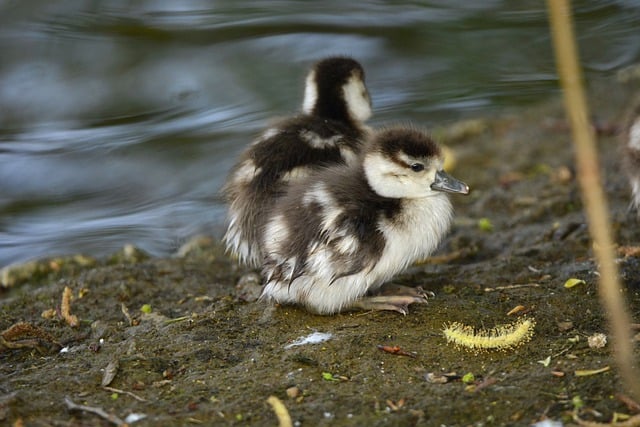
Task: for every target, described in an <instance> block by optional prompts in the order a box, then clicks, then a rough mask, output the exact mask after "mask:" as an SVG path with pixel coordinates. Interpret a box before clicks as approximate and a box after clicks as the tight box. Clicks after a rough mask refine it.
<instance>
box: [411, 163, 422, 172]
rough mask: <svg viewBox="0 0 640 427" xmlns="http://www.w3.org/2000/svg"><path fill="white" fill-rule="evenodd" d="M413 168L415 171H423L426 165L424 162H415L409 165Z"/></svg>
mask: <svg viewBox="0 0 640 427" xmlns="http://www.w3.org/2000/svg"><path fill="white" fill-rule="evenodd" d="M409 167H410V168H411V170H412V171H414V172H421V171H423V170H424V165H423V164H422V163H414V164H412V165H411V166H409Z"/></svg>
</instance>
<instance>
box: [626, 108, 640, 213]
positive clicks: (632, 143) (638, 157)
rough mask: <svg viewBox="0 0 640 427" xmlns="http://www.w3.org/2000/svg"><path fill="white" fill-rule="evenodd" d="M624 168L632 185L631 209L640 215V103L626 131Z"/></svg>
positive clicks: (632, 114)
mask: <svg viewBox="0 0 640 427" xmlns="http://www.w3.org/2000/svg"><path fill="white" fill-rule="evenodd" d="M625 136H626V141H625V146H624V157H623V162H624V168H625V171H626V173H627V177H628V178H629V183H630V184H631V193H632V197H633V199H632V200H631V207H632V208H635V209H636V210H637V211H638V212H639V213H640V102H636V106H635V108H634V109H633V110H632V112H631V118H630V120H629V125H628V127H627V131H626V134H625Z"/></svg>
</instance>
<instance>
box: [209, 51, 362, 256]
mask: <svg viewBox="0 0 640 427" xmlns="http://www.w3.org/2000/svg"><path fill="white" fill-rule="evenodd" d="M370 116H371V100H370V96H369V92H368V90H367V87H366V86H365V75H364V70H363V68H362V66H361V65H360V64H359V63H358V62H357V61H355V60H353V59H351V58H347V57H330V58H326V59H323V60H321V61H320V62H318V63H316V64H315V65H314V66H313V68H312V69H311V71H310V72H309V74H308V76H307V79H306V84H305V91H304V100H303V103H302V113H301V114H298V115H295V116H293V117H290V118H285V119H283V120H280V121H278V122H276V123H275V124H274V125H272V126H271V127H269V128H268V129H266V130H265V131H264V132H263V133H262V134H261V135H260V136H259V137H258V138H257V139H256V140H254V141H253V142H252V143H251V145H250V146H249V147H248V148H247V149H246V150H245V152H244V153H243V154H242V155H241V156H240V159H239V160H238V162H237V164H236V165H235V166H234V167H233V168H232V170H231V172H230V173H229V176H228V178H227V181H226V183H225V185H224V187H223V190H222V191H223V195H224V197H225V199H226V201H227V203H228V204H229V213H228V220H229V226H228V229H227V232H226V234H225V236H224V241H225V244H226V246H227V249H228V250H229V251H230V252H231V253H232V254H235V255H237V256H238V259H239V261H240V262H242V263H245V264H248V265H249V266H251V267H258V266H260V265H261V264H262V261H263V248H262V245H261V242H262V239H261V235H260V233H261V230H263V229H264V224H265V220H266V213H267V211H269V210H270V209H271V208H272V207H273V205H274V204H275V203H277V200H278V199H279V198H280V197H282V196H283V195H284V194H285V193H286V189H287V187H288V186H289V185H290V184H292V183H294V182H297V181H299V180H301V179H303V178H304V177H306V176H307V175H308V174H309V173H311V172H312V171H313V170H314V169H317V168H319V167H326V166H329V165H334V164H352V163H355V162H356V159H357V156H358V152H359V151H360V147H361V145H362V142H363V140H364V139H365V137H366V135H367V134H368V132H369V130H368V128H367V127H366V126H365V125H364V124H363V122H364V121H365V120H367V119H368V118H369V117H370Z"/></svg>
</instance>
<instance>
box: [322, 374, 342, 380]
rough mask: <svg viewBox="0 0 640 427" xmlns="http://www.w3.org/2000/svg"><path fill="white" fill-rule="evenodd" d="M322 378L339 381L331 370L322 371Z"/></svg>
mask: <svg viewBox="0 0 640 427" xmlns="http://www.w3.org/2000/svg"><path fill="white" fill-rule="evenodd" d="M322 379H323V380H325V381H340V380H338V379H336V378H335V377H334V376H333V374H332V373H331V372H323V373H322Z"/></svg>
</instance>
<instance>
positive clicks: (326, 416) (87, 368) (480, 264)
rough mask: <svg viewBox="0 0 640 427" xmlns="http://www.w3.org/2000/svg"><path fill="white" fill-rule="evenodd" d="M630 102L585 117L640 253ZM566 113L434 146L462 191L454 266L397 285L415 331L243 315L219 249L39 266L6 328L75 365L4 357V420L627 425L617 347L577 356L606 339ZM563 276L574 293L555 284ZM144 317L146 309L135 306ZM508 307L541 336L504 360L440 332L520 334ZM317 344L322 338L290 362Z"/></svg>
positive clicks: (285, 314)
mask: <svg viewBox="0 0 640 427" xmlns="http://www.w3.org/2000/svg"><path fill="white" fill-rule="evenodd" d="M628 89H629V88H624V87H621V86H620V85H619V84H617V83H611V82H610V83H608V84H605V85H604V86H603V88H602V89H594V91H593V97H592V98H593V99H594V100H595V101H594V102H593V103H592V110H593V113H594V115H595V116H596V117H598V120H599V121H600V123H601V130H602V132H601V133H602V134H601V135H600V137H599V148H600V152H601V153H602V159H601V161H602V165H603V170H604V176H603V180H604V182H603V184H604V186H605V189H606V192H607V195H608V196H609V202H610V212H611V219H612V222H613V231H614V237H615V239H616V242H617V243H618V244H619V245H640V230H639V229H638V219H637V217H636V216H635V214H634V213H630V212H629V211H628V205H629V188H628V185H627V183H626V181H625V179H624V176H623V174H622V173H621V172H620V166H619V153H618V147H619V143H620V139H619V137H618V136H616V135H614V134H615V132H610V130H611V129H614V128H616V127H618V126H619V125H621V124H622V120H621V117H622V112H623V111H624V108H625V105H626V102H627V97H626V92H628ZM605 95H606V96H605ZM563 117H564V116H563V113H562V109H561V105H560V102H559V101H554V102H550V103H546V104H544V105H541V106H537V107H532V108H528V109H526V110H519V111H518V112H517V113H516V112H514V113H508V112H505V113H504V114H502V115H501V116H499V117H493V118H483V119H482V120H481V122H480V123H482V124H483V126H475V127H473V129H475V130H474V131H473V132H470V133H469V134H468V135H464V132H462V134H458V135H457V137H455V138H453V137H452V132H449V131H450V130H451V129H449V130H447V129H444V130H443V131H442V132H440V133H439V134H441V136H442V137H443V139H444V140H445V141H446V140H447V136H448V137H449V138H448V141H447V142H448V145H449V147H450V148H452V149H453V150H454V152H455V153H456V163H457V165H456V169H455V171H454V174H455V175H456V176H457V177H458V178H460V179H463V180H464V181H466V182H467V183H468V184H469V185H470V186H471V187H472V194H471V195H469V196H468V197H466V198H464V197H454V198H453V201H454V204H455V206H456V212H457V216H456V223H455V225H454V227H453V229H452V231H451V233H450V235H449V236H448V237H447V239H446V241H445V242H443V244H442V246H441V248H440V250H439V251H438V253H437V254H436V257H438V256H442V257H443V258H448V259H446V260H443V259H440V262H429V263H426V264H423V265H418V266H414V267H412V268H411V269H410V270H409V271H407V272H406V273H405V274H403V275H401V276H399V277H398V278H397V281H396V282H398V283H401V284H411V285H419V286H422V287H423V288H424V289H425V290H429V291H433V292H434V293H435V294H436V297H435V298H433V299H431V300H430V301H429V303H428V304H424V305H418V306H412V307H411V309H410V314H409V315H407V316H402V315H399V314H397V313H392V312H366V313H362V312H359V313H358V312H356V313H344V314H339V315H335V316H317V315H314V314H310V313H307V312H305V311H303V310H301V309H298V308H296V307H271V306H268V305H266V304H263V303H259V302H246V301H244V300H243V298H242V295H244V293H245V291H246V290H245V289H242V290H240V289H237V288H236V283H237V282H238V280H239V279H240V277H242V276H243V274H245V273H247V271H246V270H243V269H241V268H239V267H237V266H236V265H235V263H234V262H233V261H232V260H229V259H228V258H227V257H226V256H225V255H224V254H223V252H222V250H221V249H220V247H219V244H218V243H216V242H213V243H211V244H209V245H206V244H205V245H200V246H196V247H195V248H194V249H193V250H191V251H190V252H189V253H188V254H187V255H186V256H184V257H176V258H168V259H154V258H145V257H138V256H133V255H132V254H131V253H128V255H127V256H123V257H121V258H118V257H114V258H112V259H109V260H98V261H95V262H77V260H76V261H73V260H71V261H69V260H67V261H65V260H61V261H56V262H55V263H54V264H53V265H52V263H51V261H50V260H45V261H42V262H41V263H40V264H41V265H42V266H44V267H43V268H40V269H35V270H33V274H32V275H31V276H28V277H27V278H26V279H25V280H21V281H22V282H24V283H22V284H16V285H15V286H14V287H12V288H11V289H8V290H5V291H4V292H3V293H1V294H0V298H1V299H0V306H1V307H2V310H1V312H0V329H6V328H8V327H10V326H11V325H13V324H15V323H17V322H21V321H22V322H29V323H31V324H33V325H35V326H37V327H39V328H41V329H42V330H44V331H46V332H48V333H49V334H51V336H53V337H54V338H55V340H57V341H58V342H60V343H61V344H62V345H64V346H65V347H66V348H67V350H68V351H66V352H62V353H60V352H44V353H41V352H40V351H38V350H36V349H33V348H22V349H6V348H5V349H0V423H2V424H5V423H6V424H7V425H11V424H13V423H17V422H19V420H21V421H22V422H23V423H24V425H28V426H29V425H33V426H50V425H51V426H81V425H109V424H110V422H109V421H107V420H105V419H103V418H101V417H99V416H97V415H95V414H90V413H87V412H81V411H70V410H68V409H67V406H66V405H65V402H64V398H65V397H69V398H70V399H71V400H73V401H74V402H75V403H77V404H84V405H88V406H94V407H100V408H102V409H104V410H105V411H106V412H107V413H111V414H114V415H117V416H119V417H120V418H125V417H126V416H127V415H128V414H130V413H141V414H145V415H146V418H145V419H143V420H141V421H138V422H137V423H136V424H135V425H140V426H156V425H198V424H204V425H275V424H276V423H277V420H276V418H275V415H274V413H273V411H272V410H271V407H270V406H269V405H268V404H267V403H266V400H267V398H268V397H269V396H271V395H275V396H277V397H279V398H280V399H282V401H283V402H284V404H285V405H286V407H287V409H288V411H289V412H290V414H291V417H292V419H293V420H294V421H296V422H299V423H300V424H301V425H303V426H304V425H309V426H311V425H314V426H315V425H327V426H328V425H331V426H341V425H354V426H356V425H357V426H361V425H370V426H373V425H380V426H382V425H456V426H463V425H528V424H529V423H532V422H535V421H538V420H541V419H544V418H546V417H548V418H551V419H555V420H564V421H565V422H570V420H571V416H572V412H573V411H574V410H575V409H576V408H577V407H579V406H581V405H583V406H582V409H580V415H581V416H582V417H584V418H586V419H592V420H599V421H608V420H611V418H612V416H613V414H614V413H615V412H618V413H627V414H630V413H631V411H630V410H629V408H627V407H626V406H625V405H624V403H622V401H621V400H620V399H618V398H617V397H616V396H617V394H618V393H623V392H624V389H623V387H622V384H621V382H620V379H619V378H618V376H617V370H616V368H615V365H614V361H613V358H612V353H611V351H612V349H611V346H610V345H607V346H605V347H604V348H601V349H592V348H589V346H588V345H587V337H588V336H590V335H592V334H594V333H598V332H604V333H607V326H606V324H605V318H604V315H603V312H602V309H601V307H600V304H599V300H598V295H597V283H598V276H597V274H596V265H595V263H594V260H593V256H592V250H591V247H590V245H591V243H590V239H589V235H588V230H587V227H586V222H585V216H584V214H583V211H582V204H581V200H580V195H579V191H578V187H577V183H576V180H575V177H574V171H575V168H574V162H573V153H572V146H571V143H570V132H569V129H568V128H567V126H566V125H565V121H564V120H563ZM477 123H478V122H476V124H477ZM602 123H605V124H607V125H611V126H602ZM603 128H604V129H603ZM457 130H459V128H458V129H457ZM456 132H457V131H456ZM436 133H437V132H436ZM483 218H485V220H483V221H480V220H481V219H483ZM619 258H620V260H619V267H620V269H621V273H622V276H623V281H624V284H625V289H624V292H625V299H626V301H627V302H628V304H629V305H630V307H631V312H632V314H634V315H635V314H637V312H638V308H639V307H640V296H639V293H638V291H639V285H640V258H637V257H634V256H627V257H625V256H623V255H621V254H619ZM436 260H437V258H436ZM36 272H40V273H39V274H35V273H36ZM569 278H579V279H583V280H584V281H585V283H584V284H581V285H578V286H576V287H573V288H571V289H566V288H565V287H564V286H563V285H564V283H565V281H566V280H567V279H569ZM512 285H526V286H521V287H516V286H512ZM65 286H68V287H70V288H71V289H72V290H73V294H74V299H73V301H72V305H71V311H72V313H73V314H75V315H76V316H78V318H79V319H80V320H81V324H80V326H79V327H78V328H71V327H69V326H67V325H66V324H65V322H64V321H63V320H61V319H60V318H59V316H57V315H54V316H53V318H50V319H46V318H43V317H41V314H42V313H43V312H44V311H45V310H47V309H52V308H56V307H59V306H60V298H61V295H62V291H63V289H64V287H65ZM80 293H82V294H83V296H82V298H80V297H79V294H80ZM145 304H148V305H150V307H151V313H142V312H141V311H140V308H141V307H142V306H143V305H145ZM517 305H522V306H524V307H525V308H526V310H527V311H528V314H527V315H528V316H531V317H534V318H535V319H536V322H537V325H536V328H535V334H534V336H533V338H532V339H531V341H530V342H528V343H525V344H523V345H521V346H519V347H517V348H516V349H514V350H506V351H497V352H481V353H474V352H468V351H464V350H461V349H459V348H455V347H453V346H451V345H449V344H447V343H446V341H445V339H444V338H443V336H442V329H443V326H444V325H445V324H446V323H447V322H453V321H457V322H461V323H464V324H467V325H473V326H475V327H492V326H494V325H498V324H504V323H509V322H512V321H514V320H515V319H513V317H509V316H507V312H509V311H510V310H511V309H512V308H514V307H515V306H517ZM123 306H125V307H126V308H127V309H128V310H129V313H130V317H131V318H132V319H128V318H127V317H126V316H125V315H124V314H123V308H122V307H123ZM314 331H320V332H326V333H330V334H332V336H333V337H332V338H331V339H330V340H328V341H325V342H323V343H320V344H309V345H303V346H295V347H290V348H285V346H286V345H287V344H290V343H292V342H293V341H294V340H296V339H298V338H299V337H301V336H305V335H308V334H310V333H311V332H314ZM378 345H389V346H399V347H401V348H402V349H403V350H404V351H407V352H412V353H415V356H416V357H408V356H400V355H394V354H390V353H385V352H382V351H380V350H379V349H378V347H377V346H378ZM2 350H4V351H2ZM113 361H117V362H118V363H117V370H116V371H115V372H116V375H115V378H114V379H113V381H112V382H111V383H110V384H109V387H111V388H112V389H117V390H120V392H116V391H113V390H112V389H104V388H102V387H101V381H102V379H103V375H104V370H105V368H106V367H107V365H109V363H110V362H113ZM543 362H544V363H543ZM606 366H609V367H611V369H610V370H609V371H606V372H603V373H600V374H596V375H592V376H585V377H583V376H576V375H575V373H574V372H575V371H576V370H580V369H599V368H603V367H606ZM452 372H455V373H456V374H458V375H460V376H462V375H464V374H467V373H472V374H473V375H474V377H475V382H474V383H473V384H471V386H470V385H469V384H465V383H463V382H462V381H460V380H459V379H457V380H452V381H449V382H447V383H437V382H430V381H428V380H427V377H428V376H429V374H436V376H438V375H440V374H444V373H452ZM323 374H324V375H323ZM328 374H331V375H328ZM291 387H297V389H296V390H297V393H298V394H297V395H295V392H294V393H293V394H294V396H293V397H290V396H288V395H287V392H286V390H287V389H289V388H291ZM128 393H132V394H133V395H132V394H128ZM134 395H135V396H134ZM136 397H137V398H136ZM598 414H599V415H598Z"/></svg>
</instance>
